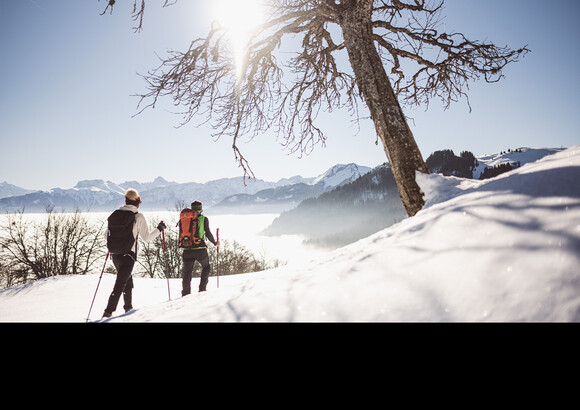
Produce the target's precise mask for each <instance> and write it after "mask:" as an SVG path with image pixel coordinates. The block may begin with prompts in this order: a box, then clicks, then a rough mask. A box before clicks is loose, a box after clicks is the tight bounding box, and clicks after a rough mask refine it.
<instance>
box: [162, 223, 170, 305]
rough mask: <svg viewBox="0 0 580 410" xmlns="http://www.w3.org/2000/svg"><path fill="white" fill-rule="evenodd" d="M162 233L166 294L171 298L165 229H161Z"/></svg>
mask: <svg viewBox="0 0 580 410" xmlns="http://www.w3.org/2000/svg"><path fill="white" fill-rule="evenodd" d="M161 233H162V234H163V253H164V254H165V277H166V278H167V295H168V296H169V300H171V291H170V290H169V264H168V263H167V262H168V261H167V247H166V246H165V229H164V230H162V231H161Z"/></svg>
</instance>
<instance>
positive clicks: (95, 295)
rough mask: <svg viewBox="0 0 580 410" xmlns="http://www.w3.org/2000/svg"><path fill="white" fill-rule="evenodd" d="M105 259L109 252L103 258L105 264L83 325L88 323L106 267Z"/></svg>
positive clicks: (107, 257)
mask: <svg viewBox="0 0 580 410" xmlns="http://www.w3.org/2000/svg"><path fill="white" fill-rule="evenodd" d="M107 259H109V252H107V256H106V257H105V263H104V264H103V269H102V270H101V276H99V282H98V283H97V288H96V289H95V294H94V296H93V301H92V302H91V307H90V308H89V313H88V314H87V321H86V322H85V323H88V322H89V318H90V317H91V310H92V309H93V303H95V298H96V297H97V291H98V290H99V285H100V284H101V278H102V277H103V272H105V266H107Z"/></svg>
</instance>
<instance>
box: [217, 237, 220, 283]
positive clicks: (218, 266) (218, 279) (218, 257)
mask: <svg viewBox="0 0 580 410" xmlns="http://www.w3.org/2000/svg"><path fill="white" fill-rule="evenodd" d="M216 236H217V266H216V272H217V287H218V288H219V287H220V228H217V229H216Z"/></svg>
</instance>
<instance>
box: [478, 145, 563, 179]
mask: <svg viewBox="0 0 580 410" xmlns="http://www.w3.org/2000/svg"><path fill="white" fill-rule="evenodd" d="M563 150H564V148H529V147H520V148H516V149H515V150H509V151H506V152H501V153H499V154H485V155H477V156H476V157H475V158H476V159H477V162H478V166H477V167H476V168H475V169H474V170H473V178H474V179H478V178H479V176H480V175H481V173H482V172H483V170H484V169H485V168H488V167H489V168H493V167H494V166H498V165H502V164H507V163H510V164H517V165H519V166H521V165H525V164H529V163H530V162H535V161H537V160H539V159H541V158H544V157H545V156H546V155H551V154H555V153H558V152H561V151H563Z"/></svg>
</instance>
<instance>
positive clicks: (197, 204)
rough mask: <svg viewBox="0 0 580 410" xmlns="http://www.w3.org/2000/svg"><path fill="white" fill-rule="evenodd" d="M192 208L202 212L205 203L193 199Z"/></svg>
mask: <svg viewBox="0 0 580 410" xmlns="http://www.w3.org/2000/svg"><path fill="white" fill-rule="evenodd" d="M191 209H192V210H193V211H195V212H197V213H198V214H200V213H202V212H203V205H202V203H201V202H200V201H193V202H192V203H191Z"/></svg>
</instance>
